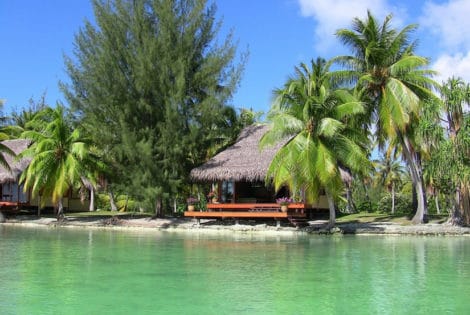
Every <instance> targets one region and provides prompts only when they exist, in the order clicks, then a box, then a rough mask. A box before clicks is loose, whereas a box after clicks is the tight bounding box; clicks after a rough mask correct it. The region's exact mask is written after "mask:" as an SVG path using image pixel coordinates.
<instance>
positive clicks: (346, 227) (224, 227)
mask: <svg viewBox="0 0 470 315" xmlns="http://www.w3.org/2000/svg"><path fill="white" fill-rule="evenodd" d="M1 224H4V225H21V226H30V227H49V228H58V227H64V228H65V227H76V228H94V229H131V230H174V231H188V232H189V231H194V232H204V231H207V232H209V231H215V232H242V233H269V234H271V233H276V234H285V233H287V234H330V233H331V232H333V233H342V234H387V235H469V236H470V227H458V226H452V225H448V224H435V223H433V224H422V225H400V224H397V223H389V222H378V223H375V222H374V223H338V224H337V225H336V227H335V228H334V229H333V230H332V231H331V230H327V229H326V221H324V220H316V221H310V222H309V225H308V226H305V227H301V228H296V227H293V226H291V225H288V224H287V222H285V223H283V224H282V225H281V226H280V227H276V225H275V224H274V222H266V223H260V222H254V221H242V220H240V221H239V224H235V222H234V221H232V220H226V221H215V220H201V224H199V225H198V224H197V222H196V221H194V220H192V219H188V218H163V219H151V218H141V217H140V218H139V217H137V218H118V217H112V218H109V217H108V218H100V217H73V216H69V217H67V219H66V220H65V221H63V222H61V223H59V222H57V220H56V219H54V218H45V217H34V216H16V217H10V218H7V220H6V222H4V223H1Z"/></svg>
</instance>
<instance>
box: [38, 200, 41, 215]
mask: <svg viewBox="0 0 470 315" xmlns="http://www.w3.org/2000/svg"><path fill="white" fill-rule="evenodd" d="M40 216H41V195H38V217H40Z"/></svg>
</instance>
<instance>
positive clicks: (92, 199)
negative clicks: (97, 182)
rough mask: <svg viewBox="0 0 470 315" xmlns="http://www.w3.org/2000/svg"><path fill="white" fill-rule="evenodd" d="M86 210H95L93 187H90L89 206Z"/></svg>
mask: <svg viewBox="0 0 470 315" xmlns="http://www.w3.org/2000/svg"><path fill="white" fill-rule="evenodd" d="M88 211H95V188H94V187H91V189H90V206H89V207H88Z"/></svg>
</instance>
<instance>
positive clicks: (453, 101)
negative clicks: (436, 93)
mask: <svg viewBox="0 0 470 315" xmlns="http://www.w3.org/2000/svg"><path fill="white" fill-rule="evenodd" d="M440 93H441V98H442V101H443V109H444V114H445V116H446V117H445V118H446V122H447V132H448V135H449V140H448V142H449V143H447V146H448V147H449V148H450V149H448V150H446V149H445V148H444V152H445V151H450V152H452V151H457V152H454V153H451V156H449V157H448V158H447V159H445V160H444V161H442V162H443V163H445V164H444V170H445V172H446V173H447V174H449V175H451V176H452V177H453V178H454V182H455V193H454V206H453V209H452V211H451V216H450V218H449V222H450V223H453V224H461V223H463V221H465V220H466V221H467V223H468V222H469V221H470V209H469V205H468V201H466V200H465V198H463V196H466V195H469V192H470V187H469V186H470V185H469V181H468V177H469V174H468V167H465V163H462V164H463V165H462V164H461V165H459V167H457V168H451V167H450V162H451V161H452V162H453V163H452V164H457V165H458V164H459V163H454V161H459V157H460V156H461V154H462V152H463V154H464V156H465V155H466V153H467V151H468V148H467V147H465V145H463V144H465V142H466V139H465V138H468V134H467V135H465V132H464V134H462V130H465V128H464V127H466V124H465V123H466V120H465V118H466V117H465V114H464V108H465V107H466V106H468V105H469V104H470V85H469V84H467V83H465V82H464V81H463V80H462V79H461V78H455V77H452V78H449V79H448V80H447V81H446V82H444V83H443V84H442V88H441V90H440ZM467 119H468V117H467ZM467 141H468V140H467ZM443 147H444V146H443Z"/></svg>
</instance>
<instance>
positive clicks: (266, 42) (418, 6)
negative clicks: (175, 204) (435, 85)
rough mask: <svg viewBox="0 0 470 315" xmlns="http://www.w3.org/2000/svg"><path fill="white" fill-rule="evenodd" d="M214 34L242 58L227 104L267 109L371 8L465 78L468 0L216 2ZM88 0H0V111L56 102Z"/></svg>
mask: <svg viewBox="0 0 470 315" xmlns="http://www.w3.org/2000/svg"><path fill="white" fill-rule="evenodd" d="M215 2H216V4H217V7H218V10H217V13H218V16H219V17H220V18H223V27H222V29H221V34H222V35H223V34H225V33H226V32H227V31H228V30H230V29H232V30H233V32H234V35H235V39H237V40H238V46H239V50H240V51H245V50H247V49H248V51H249V58H248V62H247V64H246V68H245V72H244V75H243V78H242V81H241V83H240V87H239V89H238V91H237V93H236V94H235V96H234V98H233V100H232V105H234V106H235V107H237V108H240V107H246V108H250V107H251V108H253V109H255V110H258V111H264V112H266V111H267V110H268V109H269V104H270V100H271V92H272V90H273V89H274V88H276V87H280V86H281V85H282V84H283V82H284V81H285V80H286V78H287V77H288V76H289V75H290V74H291V73H292V72H293V68H294V66H295V65H297V64H298V63H300V62H308V61H309V60H310V59H311V58H316V57H319V56H321V57H325V58H330V57H333V56H335V55H339V54H348V53H349V52H348V51H347V49H346V48H345V47H343V46H341V45H340V44H339V42H338V41H337V40H336V38H335V36H334V32H335V30H337V29H338V28H343V27H348V26H349V25H350V24H351V20H352V18H353V17H356V16H357V17H361V18H363V17H364V16H365V14H366V10H367V9H370V10H371V11H372V12H373V13H374V14H375V15H376V16H379V17H381V18H383V17H384V16H385V15H386V14H388V13H393V15H394V25H395V26H396V27H403V26H404V25H407V24H411V23H418V24H419V29H418V31H417V32H416V33H415V37H416V38H417V39H419V43H420V44H419V47H418V51H417V52H418V53H419V54H420V55H422V56H426V57H429V58H430V59H431V67H432V68H433V69H435V70H437V71H439V73H440V74H439V77H437V78H436V79H438V80H439V81H440V80H442V79H445V78H447V77H449V76H451V75H456V76H461V77H463V78H464V79H465V80H467V81H469V82H470V52H469V51H470V31H469V30H470V18H469V17H470V1H469V0H446V1H442V0H399V1H391V0H388V1H387V0H217V1H215ZM92 18H93V12H92V7H91V4H90V1H89V0H66V1H65V0H0V38H1V46H2V47H1V49H0V69H1V71H2V76H1V78H0V99H3V100H4V101H5V105H4V112H5V113H9V112H10V111H11V110H12V109H21V108H22V107H25V106H27V105H28V100H29V99H30V98H33V99H35V100H37V99H39V98H40V96H41V95H42V94H43V93H44V92H46V101H47V102H48V104H50V105H55V103H56V102H57V101H63V96H62V94H61V92H60V91H59V89H58V86H57V85H58V81H59V80H62V81H64V80H65V81H66V80H67V76H66V74H65V72H64V62H63V54H67V55H69V56H70V55H71V53H72V49H73V40H74V34H75V33H76V32H77V31H78V30H79V28H80V27H81V26H82V25H83V21H84V20H85V19H92Z"/></svg>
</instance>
